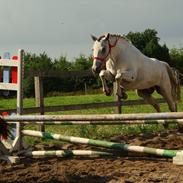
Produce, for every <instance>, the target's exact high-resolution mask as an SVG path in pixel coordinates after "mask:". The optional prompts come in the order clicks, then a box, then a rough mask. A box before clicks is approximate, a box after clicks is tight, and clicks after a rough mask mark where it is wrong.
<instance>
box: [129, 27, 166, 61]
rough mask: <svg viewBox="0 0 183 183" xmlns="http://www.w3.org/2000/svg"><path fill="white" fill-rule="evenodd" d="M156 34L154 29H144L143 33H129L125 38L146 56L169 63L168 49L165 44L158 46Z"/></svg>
mask: <svg viewBox="0 0 183 183" xmlns="http://www.w3.org/2000/svg"><path fill="white" fill-rule="evenodd" d="M157 34H158V33H157V31H156V30H154V29H146V30H145V31H144V32H129V33H128V34H127V35H126V37H127V38H128V39H130V40H131V42H132V43H133V44H134V46H136V47H137V48H138V49H139V50H140V51H141V52H142V53H143V54H145V55H146V56H149V57H154V58H157V59H159V60H163V61H166V62H170V56H169V49H168V48H167V46H166V45H165V44H164V45H163V46H161V45H160V43H159V41H160V38H159V37H158V36H157Z"/></svg>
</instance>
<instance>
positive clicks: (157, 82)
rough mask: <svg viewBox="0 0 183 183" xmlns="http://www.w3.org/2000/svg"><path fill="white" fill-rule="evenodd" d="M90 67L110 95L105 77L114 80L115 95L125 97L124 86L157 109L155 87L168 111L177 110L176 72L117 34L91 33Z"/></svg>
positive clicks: (177, 85)
mask: <svg viewBox="0 0 183 183" xmlns="http://www.w3.org/2000/svg"><path fill="white" fill-rule="evenodd" d="M92 39H93V41H94V44H93V66H92V71H93V72H94V73H99V76H100V78H101V81H102V85H103V91H104V92H105V93H106V95H110V93H111V91H110V89H109V87H108V86H107V83H106V80H108V81H117V95H118V96H120V97H122V98H126V96H125V93H124V90H134V89H136V90H137V94H138V95H139V96H140V97H142V98H144V100H145V101H147V102H148V103H149V104H151V105H152V106H153V107H154V108H155V109H156V111H157V112H160V107H159V104H158V103H157V102H156V100H155V99H154V98H153V97H152V96H151V94H152V93H153V92H154V90H156V91H157V92H158V93H159V94H161V95H162V96H163V97H164V99H165V100H166V102H167V103H168V106H169V109H170V111H172V112H174V111H177V101H179V100H180V84H179V78H178V72H177V71H176V70H174V69H173V68H171V67H170V66H169V65H168V64H167V63H166V62H162V61H159V60H157V59H155V58H149V57H147V56H145V55H144V54H142V53H141V52H140V51H139V50H138V49H137V48H136V47H135V46H133V45H132V44H131V42H130V41H129V40H127V39H126V38H125V37H122V36H120V35H112V34H106V35H104V36H101V37H99V38H96V37H95V36H92Z"/></svg>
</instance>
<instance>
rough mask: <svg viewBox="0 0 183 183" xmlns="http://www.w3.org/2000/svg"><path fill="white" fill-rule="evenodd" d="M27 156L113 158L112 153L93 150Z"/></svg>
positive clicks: (40, 153) (34, 152)
mask: <svg viewBox="0 0 183 183" xmlns="http://www.w3.org/2000/svg"><path fill="white" fill-rule="evenodd" d="M23 155H25V156H31V157H36V156H44V157H49V156H57V157H72V156H112V155H113V154H112V153H109V152H102V151H91V150H55V151H28V152H25V153H24V154H23Z"/></svg>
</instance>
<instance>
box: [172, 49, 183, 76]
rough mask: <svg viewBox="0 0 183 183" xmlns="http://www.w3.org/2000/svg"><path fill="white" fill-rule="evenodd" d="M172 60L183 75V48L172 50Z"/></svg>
mask: <svg viewBox="0 0 183 183" xmlns="http://www.w3.org/2000/svg"><path fill="white" fill-rule="evenodd" d="M170 58H171V63H172V65H173V67H175V68H176V69H178V70H179V71H180V72H181V73H183V48H173V49H171V50H170Z"/></svg>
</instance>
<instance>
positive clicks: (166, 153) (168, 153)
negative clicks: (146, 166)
mask: <svg viewBox="0 0 183 183" xmlns="http://www.w3.org/2000/svg"><path fill="white" fill-rule="evenodd" d="M22 134H23V135H26V136H32V137H41V138H46V139H55V140H61V141H65V142H70V143H80V144H88V145H94V146H98V147H106V148H111V149H116V150H122V151H129V152H139V153H147V154H152V155H157V156H163V157H169V158H174V162H175V163H176V162H179V164H180V163H181V162H180V161H179V160H180V159H181V158H182V156H183V155H182V154H183V151H181V150H166V149H156V148H151V147H144V146H134V145H129V144H122V143H115V142H108V141H103V140H93V139H88V138H80V137H73V136H64V135H60V134H53V133H49V132H39V131H33V130H23V131H22ZM182 159H183V158H182ZM182 164H183V162H182Z"/></svg>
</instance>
